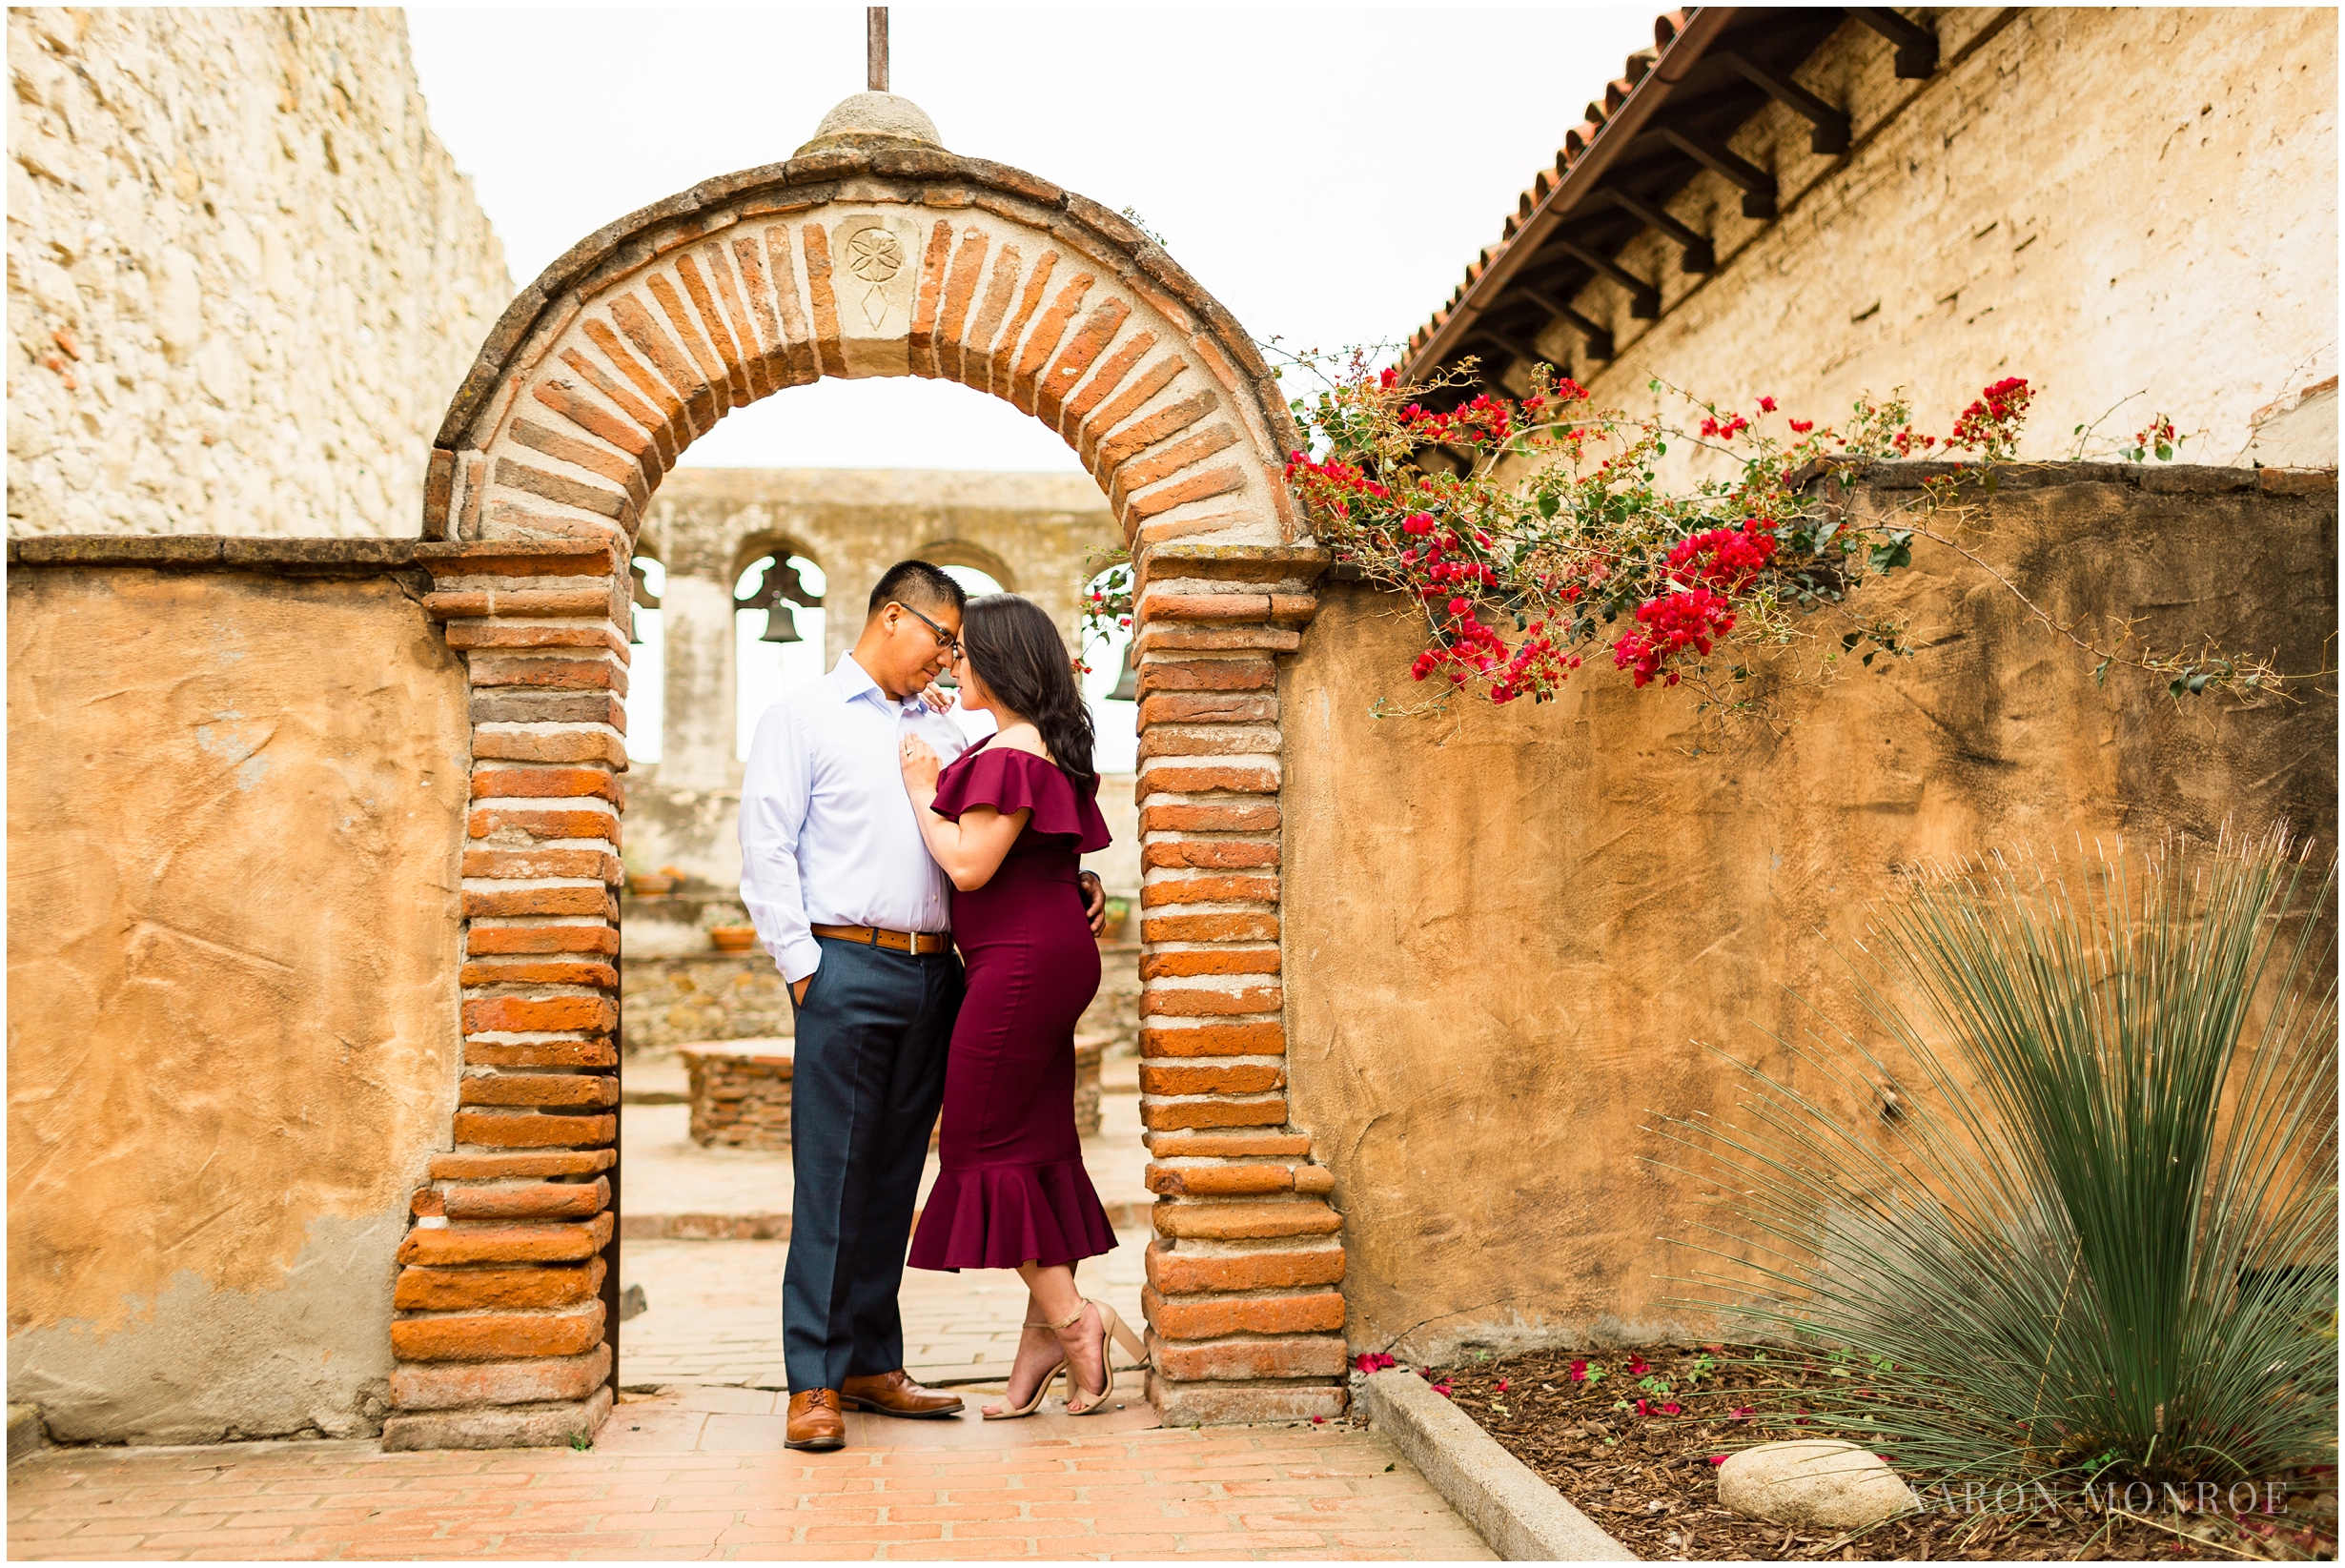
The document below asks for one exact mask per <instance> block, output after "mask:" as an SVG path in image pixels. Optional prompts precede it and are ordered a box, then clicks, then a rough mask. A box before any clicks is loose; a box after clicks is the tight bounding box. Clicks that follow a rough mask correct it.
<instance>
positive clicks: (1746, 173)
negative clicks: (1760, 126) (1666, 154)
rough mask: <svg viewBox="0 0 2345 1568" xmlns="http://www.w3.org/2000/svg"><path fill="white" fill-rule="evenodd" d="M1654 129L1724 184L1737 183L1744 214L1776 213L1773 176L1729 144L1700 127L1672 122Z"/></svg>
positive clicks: (1745, 215) (1735, 184) (1754, 215)
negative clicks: (1683, 126)
mask: <svg viewBox="0 0 2345 1568" xmlns="http://www.w3.org/2000/svg"><path fill="white" fill-rule="evenodd" d="M1653 131H1654V133H1655V134H1656V135H1658V136H1660V137H1661V138H1662V140H1663V141H1665V142H1667V143H1668V144H1669V145H1670V146H1672V147H1674V148H1676V149H1677V150H1678V151H1679V152H1681V153H1684V154H1685V155H1686V156H1687V157H1689V158H1691V159H1693V160H1694V161H1695V162H1696V163H1698V164H1700V165H1702V167H1703V168H1704V169H1707V170H1708V171H1709V172H1710V173H1713V174H1716V175H1718V176H1719V177H1720V178H1721V179H1723V180H1724V181H1725V182H1726V183H1727V184H1729V185H1733V186H1739V187H1740V188H1741V189H1742V192H1743V216H1744V217H1755V218H1771V217H1773V216H1774V215H1775V176H1774V175H1773V174H1770V173H1767V172H1766V171H1765V170H1764V169H1762V168H1760V167H1759V166H1758V165H1757V164H1755V163H1753V162H1751V161H1750V160H1749V159H1747V158H1745V157H1743V155H1742V154H1741V153H1737V152H1735V151H1734V150H1733V149H1732V148H1729V147H1728V146H1727V145H1726V144H1725V143H1724V142H1722V141H1718V140H1715V139H1713V138H1711V137H1709V136H1705V135H1703V133H1702V132H1699V131H1684V130H1681V129H1679V128H1678V127H1677V126H1674V125H1657V126H1655V127H1654V128H1653Z"/></svg>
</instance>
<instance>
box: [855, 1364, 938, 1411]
mask: <svg viewBox="0 0 2345 1568" xmlns="http://www.w3.org/2000/svg"><path fill="white" fill-rule="evenodd" d="M839 1397H840V1399H841V1401H842V1402H843V1403H845V1404H846V1408H847V1409H849V1410H867V1411H870V1412H871V1413H872V1414H873V1415H911V1416H920V1417H927V1416H936V1415H960V1414H961V1396H960V1395H957V1394H939V1393H937V1392H936V1391H935V1390H934V1389H924V1388H922V1387H921V1386H920V1385H919V1384H918V1383H915V1382H913V1381H912V1380H911V1379H910V1378H909V1377H907V1376H906V1375H904V1369H903V1368H902V1367H898V1368H897V1369H896V1370H895V1371H893V1372H875V1373H873V1374H871V1375H869V1376H867V1377H849V1378H848V1379H846V1381H845V1382H844V1383H841V1384H840V1385H839Z"/></svg>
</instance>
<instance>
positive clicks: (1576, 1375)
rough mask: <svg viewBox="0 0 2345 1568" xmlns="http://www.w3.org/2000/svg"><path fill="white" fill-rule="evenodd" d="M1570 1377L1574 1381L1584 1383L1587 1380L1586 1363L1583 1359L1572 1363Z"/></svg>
mask: <svg viewBox="0 0 2345 1568" xmlns="http://www.w3.org/2000/svg"><path fill="white" fill-rule="evenodd" d="M1571 1379H1572V1381H1573V1382H1575V1383H1584V1382H1586V1381H1587V1380H1588V1364H1587V1362H1586V1361H1585V1360H1578V1361H1574V1362H1573V1363H1572V1370H1571Z"/></svg>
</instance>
